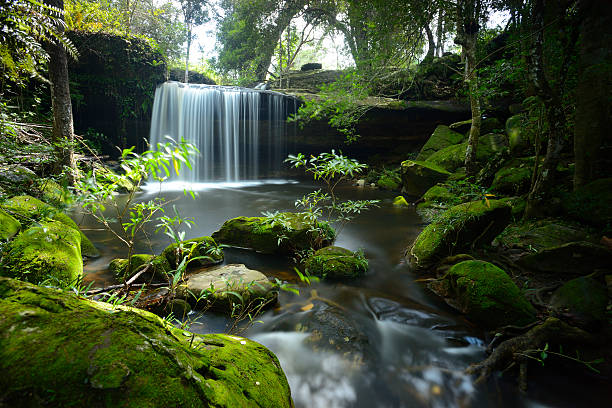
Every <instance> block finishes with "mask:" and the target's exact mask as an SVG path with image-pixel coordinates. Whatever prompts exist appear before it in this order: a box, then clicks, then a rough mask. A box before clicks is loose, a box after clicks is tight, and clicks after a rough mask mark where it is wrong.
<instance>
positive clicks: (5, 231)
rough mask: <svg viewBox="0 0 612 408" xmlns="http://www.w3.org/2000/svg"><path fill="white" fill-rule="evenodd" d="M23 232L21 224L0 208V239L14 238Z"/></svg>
mask: <svg viewBox="0 0 612 408" xmlns="http://www.w3.org/2000/svg"><path fill="white" fill-rule="evenodd" d="M20 230H21V223H20V222H19V221H17V220H16V219H15V217H13V216H12V215H10V214H8V213H7V212H6V211H4V210H3V209H1V208H0V239H2V240H7V239H11V238H13V237H14V236H15V235H17V233H18V232H19V231H20Z"/></svg>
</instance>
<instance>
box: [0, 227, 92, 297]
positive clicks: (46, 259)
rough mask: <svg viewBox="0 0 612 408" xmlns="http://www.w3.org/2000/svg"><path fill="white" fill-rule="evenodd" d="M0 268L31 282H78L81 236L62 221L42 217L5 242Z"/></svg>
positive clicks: (61, 284)
mask: <svg viewBox="0 0 612 408" xmlns="http://www.w3.org/2000/svg"><path fill="white" fill-rule="evenodd" d="M0 272H1V274H2V275H3V276H10V277H16V278H19V279H22V280H26V281H29V282H33V283H41V282H43V281H47V280H48V281H49V282H50V283H51V284H54V285H59V286H68V285H70V284H74V283H77V282H78V281H79V280H80V279H81V276H82V274H83V260H82V259H81V236H80V235H79V233H78V231H77V230H75V229H72V228H66V225H65V224H62V223H61V222H58V221H44V222H42V223H40V225H39V226H33V227H31V228H29V229H28V230H26V231H24V232H23V233H21V234H20V235H18V236H17V237H16V238H15V239H14V240H13V241H11V242H10V243H9V244H8V245H7V247H6V248H5V249H4V253H3V255H2V266H1V267H0Z"/></svg>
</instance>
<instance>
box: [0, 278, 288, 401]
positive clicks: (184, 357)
mask: <svg viewBox="0 0 612 408" xmlns="http://www.w3.org/2000/svg"><path fill="white" fill-rule="evenodd" d="M0 332H1V333H3V335H2V336H0V371H1V372H2V374H3V375H2V376H0V389H1V390H2V402H3V403H4V404H6V405H7V406H49V407H63V406H80V407H88V406H90V407H176V408H178V407H228V408H229V407H232V408H233V407H245V406H257V407H268V408H276V407H293V402H292V400H291V392H290V390H289V385H288V383H287V379H286V377H285V375H284V373H283V371H282V369H281V367H280V364H279V361H278V359H277V358H276V356H274V354H272V353H271V352H270V351H269V350H268V349H267V348H265V347H264V346H262V345H260V344H258V343H256V342H254V341H251V340H249V339H246V338H242V337H238V336H230V335H223V334H208V335H198V334H194V333H190V332H187V331H184V330H180V329H177V328H175V327H173V326H171V325H169V324H168V323H166V322H164V321H162V320H161V319H160V318H159V317H158V316H156V315H154V314H152V313H149V312H145V311H142V310H138V309H133V308H129V307H125V306H113V305H111V304H108V303H103V302H95V301H90V300H86V299H81V298H77V297H76V296H75V295H74V294H73V293H71V292H63V291H59V290H55V289H50V288H43V287H38V286H34V285H31V284H28V283H25V282H20V281H17V280H14V279H6V278H0Z"/></svg>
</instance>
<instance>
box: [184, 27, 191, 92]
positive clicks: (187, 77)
mask: <svg viewBox="0 0 612 408" xmlns="http://www.w3.org/2000/svg"><path fill="white" fill-rule="evenodd" d="M187 27H188V28H187V52H186V54H187V55H186V56H185V83H186V84H188V83H189V50H190V49H191V24H190V23H188V24H187Z"/></svg>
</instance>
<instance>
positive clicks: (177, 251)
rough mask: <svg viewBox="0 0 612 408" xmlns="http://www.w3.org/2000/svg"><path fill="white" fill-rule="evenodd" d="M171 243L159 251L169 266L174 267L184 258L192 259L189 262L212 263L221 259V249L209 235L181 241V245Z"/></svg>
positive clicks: (202, 264) (207, 264) (206, 264)
mask: <svg viewBox="0 0 612 408" xmlns="http://www.w3.org/2000/svg"><path fill="white" fill-rule="evenodd" d="M180 247H182V248H179V245H178V244H176V243H172V244H170V245H168V246H167V247H166V249H164V250H163V251H162V253H161V256H163V257H164V258H165V259H166V260H167V261H168V263H169V264H170V266H172V267H173V268H176V267H177V266H178V264H180V263H181V261H182V260H183V259H184V258H186V257H187V258H189V259H192V260H193V262H191V263H190V264H192V265H193V264H198V265H200V266H209V265H214V264H217V263H219V262H222V261H223V250H222V249H221V248H220V247H219V246H218V245H217V243H216V242H215V240H214V239H213V238H211V237H200V238H194V239H189V240H186V241H182V244H181V246H180Z"/></svg>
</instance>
